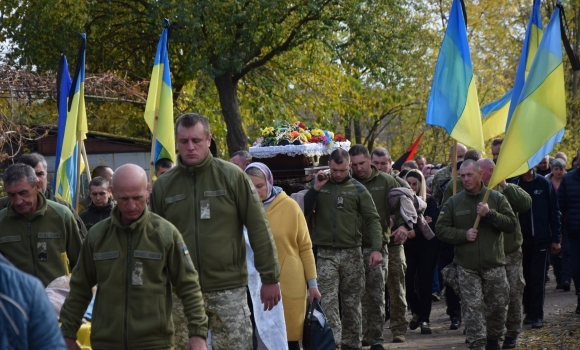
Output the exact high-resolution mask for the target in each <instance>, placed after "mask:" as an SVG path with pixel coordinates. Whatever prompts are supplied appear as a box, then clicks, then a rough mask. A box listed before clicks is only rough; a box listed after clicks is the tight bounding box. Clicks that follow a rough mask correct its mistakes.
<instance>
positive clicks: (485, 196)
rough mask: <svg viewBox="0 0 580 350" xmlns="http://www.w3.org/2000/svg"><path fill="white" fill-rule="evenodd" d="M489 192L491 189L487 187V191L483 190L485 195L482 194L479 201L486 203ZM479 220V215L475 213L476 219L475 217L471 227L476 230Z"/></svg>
mask: <svg viewBox="0 0 580 350" xmlns="http://www.w3.org/2000/svg"><path fill="white" fill-rule="evenodd" d="M490 192H491V189H489V188H488V189H487V191H485V195H484V196H483V201H482V202H481V203H483V204H487V200H488V199H489V193H490ZM480 220H481V215H477V219H475V224H473V228H474V229H476V230H477V227H478V226H479V221H480Z"/></svg>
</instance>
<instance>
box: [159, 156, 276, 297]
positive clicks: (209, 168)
mask: <svg viewBox="0 0 580 350" xmlns="http://www.w3.org/2000/svg"><path fill="white" fill-rule="evenodd" d="M150 204H151V211H152V212H154V213H156V214H159V215H160V216H162V217H163V218H165V219H167V220H169V222H171V223H172V224H174V225H175V227H177V229H178V230H179V232H181V234H182V235H183V240H184V241H185V244H187V246H188V247H189V248H190V253H191V254H192V259H193V263H194V264H195V268H196V269H197V271H198V272H199V284H200V285H201V289H202V291H203V292H214V291H221V290H227V289H232V288H238V287H244V286H246V285H247V284H248V270H247V266H246V243H245V239H244V234H243V226H244V225H245V226H246V228H247V229H248V237H249V239H250V245H251V246H252V249H253V250H254V259H255V266H256V269H257V270H258V272H259V273H260V278H261V279H262V283H277V282H278V281H279V277H280V265H279V263H278V258H277V255H278V253H277V252H276V246H275V244H274V239H273V238H272V232H271V231H270V226H269V225H268V219H267V218H266V214H265V212H264V208H263V207H262V201H261V200H260V197H259V196H258V193H257V192H256V189H255V188H254V185H253V184H252V181H251V180H250V179H249V178H248V177H247V176H246V174H245V173H244V172H243V171H242V170H241V169H240V168H238V167H237V166H236V165H234V164H231V163H229V162H226V161H223V160H221V159H217V158H214V157H213V156H212V155H211V154H209V153H208V155H207V157H206V158H205V159H204V160H203V161H202V162H201V163H200V164H198V165H196V166H192V167H188V166H186V165H184V164H183V163H182V162H181V158H179V157H178V162H177V166H176V167H174V168H173V169H171V170H169V171H168V172H167V173H165V174H163V176H161V177H160V178H159V179H157V181H155V184H154V185H153V194H152V198H151V202H150Z"/></svg>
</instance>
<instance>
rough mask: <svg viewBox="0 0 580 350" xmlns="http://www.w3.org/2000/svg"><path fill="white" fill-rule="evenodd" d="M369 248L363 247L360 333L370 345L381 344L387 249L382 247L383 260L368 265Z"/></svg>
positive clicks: (370, 251) (370, 250) (382, 339)
mask: <svg viewBox="0 0 580 350" xmlns="http://www.w3.org/2000/svg"><path fill="white" fill-rule="evenodd" d="M372 252H373V251H372V249H371V248H363V262H364V265H365V291H364V294H363V296H362V335H363V339H364V340H366V341H367V342H368V343H369V344H370V345H375V344H383V342H384V338H383V325H384V323H385V275H386V273H387V261H388V251H387V246H384V247H383V262H382V263H380V264H379V265H377V266H370V265H369V257H370V256H371V253H372Z"/></svg>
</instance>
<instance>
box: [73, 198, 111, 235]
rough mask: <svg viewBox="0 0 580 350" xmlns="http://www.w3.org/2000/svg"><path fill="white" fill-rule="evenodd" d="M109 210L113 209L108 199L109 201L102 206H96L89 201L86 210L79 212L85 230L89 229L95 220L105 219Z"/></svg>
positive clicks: (109, 214)
mask: <svg viewBox="0 0 580 350" xmlns="http://www.w3.org/2000/svg"><path fill="white" fill-rule="evenodd" d="M111 210H113V201H112V200H111V199H109V202H108V203H107V204H106V205H105V206H103V207H97V206H96V205H95V204H93V202H91V203H90V204H89V205H88V207H87V210H85V211H83V212H82V213H80V215H79V216H80V217H81V220H83V223H84V224H85V227H86V228H87V231H88V230H90V229H91V227H93V226H94V225H95V224H96V223H97V222H99V221H102V220H105V219H106V218H108V217H109V216H111Z"/></svg>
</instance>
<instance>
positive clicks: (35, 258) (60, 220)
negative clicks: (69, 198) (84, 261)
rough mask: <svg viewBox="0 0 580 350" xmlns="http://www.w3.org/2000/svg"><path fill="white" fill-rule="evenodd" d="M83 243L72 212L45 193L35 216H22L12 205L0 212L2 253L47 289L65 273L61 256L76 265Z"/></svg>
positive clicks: (40, 195)
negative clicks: (63, 255)
mask: <svg viewBox="0 0 580 350" xmlns="http://www.w3.org/2000/svg"><path fill="white" fill-rule="evenodd" d="M81 244H82V242H81V235H80V233H79V229H78V227H77V224H76V222H75V219H74V217H73V214H72V212H71V211H70V210H69V209H68V208H67V207H65V206H64V205H60V204H58V203H56V202H53V201H49V200H46V197H44V195H43V194H42V193H38V208H37V209H36V212H35V213H34V214H32V215H29V216H22V215H20V214H18V213H17V212H16V211H15V210H14V208H13V207H12V205H10V204H8V207H7V208H5V209H2V210H1V211H0V253H2V254H4V256H5V257H6V258H7V259H8V260H10V262H11V263H12V264H14V265H15V266H16V267H17V268H19V269H20V270H22V271H24V272H26V273H28V274H31V275H33V276H35V277H38V278H39V279H40V281H41V282H42V284H43V285H44V286H45V287H46V286H47V285H48V284H49V283H50V282H52V281H53V280H54V279H56V278H57V277H60V276H63V275H64V274H65V270H64V265H63V263H62V260H61V254H62V253H67V256H68V259H69V261H70V267H71V268H72V267H73V266H75V265H76V263H77V260H78V256H79V252H80V250H81Z"/></svg>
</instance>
